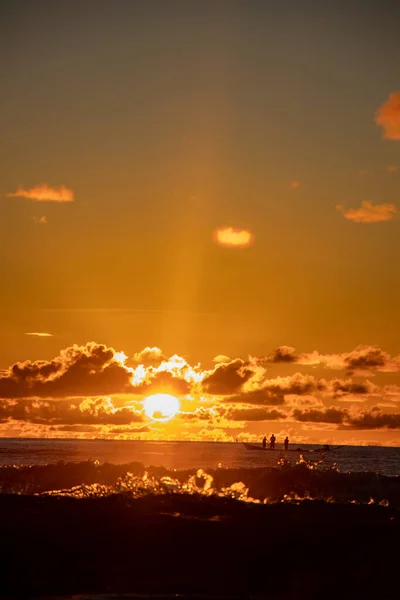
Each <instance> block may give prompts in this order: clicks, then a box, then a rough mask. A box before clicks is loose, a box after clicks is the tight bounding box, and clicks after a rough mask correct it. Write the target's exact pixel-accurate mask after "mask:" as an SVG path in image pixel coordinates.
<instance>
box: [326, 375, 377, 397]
mask: <svg viewBox="0 0 400 600" xmlns="http://www.w3.org/2000/svg"><path fill="white" fill-rule="evenodd" d="M327 387H328V388H329V391H330V392H331V393H332V394H333V397H334V398H340V397H341V396H346V395H349V394H351V395H354V396H358V395H366V394H373V393H374V392H377V391H378V390H379V387H378V386H377V385H375V384H373V383H372V382H371V381H368V380H366V381H363V382H360V383H358V382H354V381H352V380H351V379H347V380H343V379H332V380H331V381H329V382H328V384H327Z"/></svg>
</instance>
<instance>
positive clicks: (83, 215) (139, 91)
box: [0, 0, 400, 445]
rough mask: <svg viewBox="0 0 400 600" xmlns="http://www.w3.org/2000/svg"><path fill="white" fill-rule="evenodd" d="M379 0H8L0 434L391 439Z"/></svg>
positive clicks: (389, 187)
mask: <svg viewBox="0 0 400 600" xmlns="http://www.w3.org/2000/svg"><path fill="white" fill-rule="evenodd" d="M336 4H337V3H336ZM373 4H374V3H368V2H367V3H365V2H360V0H355V1H354V2H353V3H351V6H349V7H348V6H345V5H343V6H342V5H335V3H327V4H325V3H321V5H320V6H319V5H318V3H307V2H306V3H305V4H304V5H303V3H298V2H296V1H295V0H285V1H283V2H281V3H272V2H264V3H261V2H260V3H259V2H248V3H243V2H241V1H236V0H231V1H230V2H229V10H228V8H227V4H226V3H223V2H221V3H220V2H215V3H204V2H198V1H197V0H193V2H190V3H188V2H184V1H181V0H172V1H171V2H169V3H165V2H161V1H159V0H151V1H149V2H146V3H134V2H125V1H123V0H115V2H112V3H111V2H110V3H107V2H101V3H100V4H99V3H98V2H97V1H94V0H83V1H82V2H80V3H75V4H74V3H73V4H72V5H71V4H60V5H59V6H57V7H54V3H52V2H49V0H37V1H36V2H35V3H25V4H24V5H21V4H19V3H16V2H11V0H5V2H4V3H3V4H2V18H1V23H0V28H1V48H2V52H1V53H0V65H1V72H2V83H3V90H4V92H3V98H2V110H1V111H0V126H1V131H2V139H1V146H0V153H1V161H0V171H1V180H0V181H1V183H0V188H1V189H0V196H1V202H0V240H1V242H0V252H1V255H0V256H1V263H0V265H1V278H2V294H1V295H0V336H1V344H0V368H1V369H3V371H1V373H0V434H1V435H43V436H48V435H51V436H59V435H68V436H70V435H78V436H98V435H113V436H114V435H117V436H119V435H120V436H127V437H137V436H140V437H141V438H157V439H160V438H173V439H227V440H228V439H229V440H233V439H235V438H239V439H240V438H241V437H243V439H244V438H247V439H250V438H253V437H254V439H258V438H260V436H262V435H263V434H264V433H266V434H270V433H272V432H274V433H275V435H277V436H279V438H280V437H281V436H285V435H289V437H290V438H291V439H297V440H298V441H302V440H303V441H317V442H319V441H328V442H329V441H342V442H346V443H384V444H396V445H398V444H400V435H399V431H400V423H399V419H400V416H399V415H400V394H399V392H398V390H399V389H400V387H399V386H400V381H399V373H398V367H399V359H398V356H399V354H400V343H399V337H398V331H399V330H400V312H399V306H400V279H399V267H398V265H399V261H400V236H399V229H398V228H399V217H398V210H399V200H398V197H399V190H400V91H399V90H400V80H399V72H400V64H399V63H400V58H399V57H400V44H399V36H398V32H397V26H396V24H397V23H398V22H399V19H400V8H399V7H396V6H394V3H392V2H389V0H383V1H382V2H381V3H379V4H378V3H377V4H376V5H373ZM91 340H94V341H93V342H91ZM88 343H89V345H87V344H88ZM288 347H289V348H292V347H294V348H296V350H293V351H292V350H290V351H289V350H287V348H288ZM144 348H161V349H162V357H163V360H164V363H163V362H162V360H161V358H160V355H159V353H157V352H156V353H155V355H151V356H150V357H149V356H148V357H147V359H148V361H147V362H145V363H144V367H143V369H144V376H145V379H144V382H142V383H141V384H140V385H139V386H137V385H133V384H132V377H133V375H132V373H133V371H132V370H133V369H137V368H138V367H139V365H140V364H141V363H140V360H139V359H138V357H137V355H138V354H140V353H141V352H142V351H143V349H144ZM276 348H286V350H284V351H281V352H278V353H276V351H275V350H274V349H276ZM114 349H115V350H114ZM115 352H124V353H125V354H126V356H127V359H126V363H124V364H121V363H118V362H117V361H116V360H115V359H113V358H112V357H113V356H114V353H115ZM274 352H275V354H274ZM282 352H283V353H282ZM96 353H99V354H96ZM174 355H177V356H179V357H183V358H182V359H179V360H180V361H181V362H179V361H178V364H179V365H181V368H178V367H176V366H175V367H174V368H175V371H174V370H173V371H171V369H172V366H171V364H172V363H170V362H168V359H169V358H170V357H171V356H174ZM218 355H220V358H219V360H220V362H218V363H216V362H215V361H213V359H214V357H216V356H218ZM117 356H118V355H117ZM135 356H136V358H135ZM85 357H86V358H85ZM224 357H225V358H224ZM160 360H161V363H160ZM38 361H39V362H38ZM85 361H86V362H85ZM152 361H155V362H152ZM165 361H166V362H165ZM182 361H183V362H182ZM335 361H336V362H335ZM354 361H355V362H354ZM357 361H358V362H357ZM160 364H164V367H163V369H164V370H163V371H162V372H159V371H158V370H157V369H159V368H160ZM198 364H199V366H198V367H196V365H198ZM16 365H17V366H16ZM18 365H19V366H18ZM182 365H191V366H192V368H193V369H195V373H197V378H198V380H197V381H192V380H191V379H190V376H189V375H187V376H186V379H185V375H184V373H187V372H189V371H187V369H188V367H187V366H182ZM146 369H147V370H146ZM149 369H150V370H149ZM91 371H93V373H92V372H91ZM138 373H139V372H138ZM169 373H172V374H169ZM168 374H169V375H168ZM142 375H143V373H142ZM138 376H139V375H138V374H137V377H138ZM220 377H221V378H222V383H221V381H220V380H219V378H220ZM188 378H189V379H188ZM338 381H340V383H338ZM210 382H211V383H210ZM307 382H308V383H307ZM219 385H221V386H222V387H218V386H219ZM146 386H148V387H146ZM170 387H171V393H173V394H174V395H176V396H178V397H179V398H180V401H181V412H180V413H179V414H178V415H176V416H175V417H174V418H173V419H171V420H170V421H168V422H166V423H160V422H156V421H154V420H151V419H149V418H148V417H146V415H145V414H144V412H143V404H142V400H143V398H144V397H145V395H146V394H148V393H150V392H163V391H165V389H166V388H167V389H169V388H170ZM271 390H272V391H271ZM189 396H190V397H189ZM124 405H126V406H127V408H125V409H124V408H123V406H124Z"/></svg>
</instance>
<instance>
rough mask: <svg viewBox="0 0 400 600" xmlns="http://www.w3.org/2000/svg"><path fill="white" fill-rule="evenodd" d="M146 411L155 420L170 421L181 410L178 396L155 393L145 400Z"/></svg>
mask: <svg viewBox="0 0 400 600" xmlns="http://www.w3.org/2000/svg"><path fill="white" fill-rule="evenodd" d="M143 406H144V412H145V413H146V415H147V416H148V417H150V419H154V421H161V422H165V421H169V420H170V419H172V418H173V417H174V416H175V415H176V413H178V412H179V409H180V404H179V400H178V398H175V396H171V395H170V394H153V395H152V396H148V397H147V398H145V399H144V400H143Z"/></svg>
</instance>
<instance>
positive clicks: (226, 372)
mask: <svg viewBox="0 0 400 600" xmlns="http://www.w3.org/2000/svg"><path fill="white" fill-rule="evenodd" d="M253 373H254V370H253V369H252V368H251V365H250V363H249V362H244V361H243V360H241V359H240V358H237V359H236V360H232V361H231V362H230V363H220V364H217V365H216V366H215V368H214V369H213V370H212V371H211V372H210V373H209V374H208V375H206V377H205V378H204V379H203V382H202V385H203V389H204V391H205V392H206V393H207V394H216V395H228V394H234V393H236V392H237V391H238V390H240V388H241V387H242V385H243V384H244V383H245V382H246V381H248V380H249V379H250V377H251V376H252V375H253Z"/></svg>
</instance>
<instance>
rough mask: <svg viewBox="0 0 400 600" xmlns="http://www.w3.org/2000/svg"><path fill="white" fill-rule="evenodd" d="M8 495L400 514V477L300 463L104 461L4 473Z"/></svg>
mask: <svg viewBox="0 0 400 600" xmlns="http://www.w3.org/2000/svg"><path fill="white" fill-rule="evenodd" d="M0 491H1V492H2V493H3V494H18V495H46V496H49V495H51V496H63V497H73V498H98V497H107V496H112V495H124V496H129V497H132V498H137V499H139V498H144V497H149V496H160V495H180V496H182V495H191V496H201V497H214V498H218V497H219V498H231V499H236V500H238V501H241V502H248V503H253V504H272V503H282V502H286V503H289V502H292V503H299V502H302V501H304V500H323V501H325V502H333V503H356V504H373V503H376V504H380V505H382V506H390V507H391V508H400V477H399V476H395V477H389V476H385V475H381V474H377V473H372V472H357V473H341V472H340V471H339V470H338V468H337V467H336V465H335V464H332V465H330V466H327V465H326V464H325V463H324V462H323V461H310V460H306V459H304V457H302V456H301V457H300V459H299V460H298V461H297V463H296V464H294V465H293V464H290V463H288V462H286V461H285V460H281V461H279V462H278V464H277V465H276V466H275V467H263V468H251V469H243V468H241V469H225V468H222V467H221V466H219V467H218V468H217V469H214V470H211V469H208V470H207V472H206V471H205V470H204V469H202V468H198V469H190V470H182V471H176V470H172V471H171V470H167V469H165V468H164V467H152V466H150V467H145V466H144V465H143V464H142V463H139V462H132V463H129V464H119V465H118V464H117V465H116V464H111V463H103V464H100V463H99V462H98V461H85V462H79V463H72V462H71V463H64V462H58V463H56V464H47V465H32V466H16V465H11V466H3V467H0Z"/></svg>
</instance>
